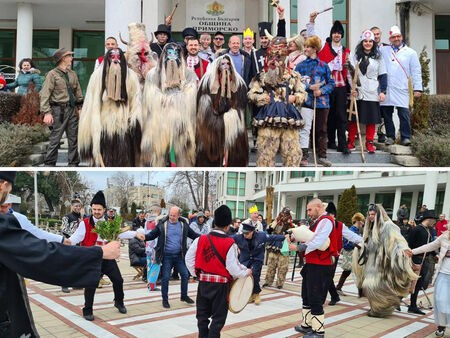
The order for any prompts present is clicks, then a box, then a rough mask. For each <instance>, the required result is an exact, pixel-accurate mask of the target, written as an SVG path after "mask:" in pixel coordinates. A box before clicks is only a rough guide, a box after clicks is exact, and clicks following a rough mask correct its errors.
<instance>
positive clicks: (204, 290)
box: [185, 205, 252, 337]
mask: <svg viewBox="0 0 450 338" xmlns="http://www.w3.org/2000/svg"><path fill="white" fill-rule="evenodd" d="M230 224H231V210H230V208H228V207H227V206H226V205H221V206H220V207H219V208H217V209H216V211H215V212H214V229H213V230H212V231H211V232H210V233H209V234H207V235H202V236H201V237H199V238H197V239H195V240H194V242H193V243H192V244H191V246H190V248H189V250H188V252H187V253H186V258H185V261H186V266H187V268H188V270H189V272H190V273H191V275H192V276H197V277H198V279H199V283H198V289H197V302H196V304H197V325H198V331H199V337H219V336H220V331H221V330H222V328H223V326H224V325H225V321H226V319H227V315H228V290H229V288H230V283H231V282H232V281H233V279H237V278H242V277H245V276H248V275H250V274H251V273H252V269H247V268H246V267H245V266H243V265H242V264H240V263H239V260H238V247H237V245H236V244H235V243H234V240H233V239H232V238H231V237H228V236H227V232H228V230H229V227H230ZM209 318H211V319H212V320H211V324H210V320H209Z"/></svg>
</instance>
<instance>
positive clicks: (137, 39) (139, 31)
mask: <svg viewBox="0 0 450 338" xmlns="http://www.w3.org/2000/svg"><path fill="white" fill-rule="evenodd" d="M128 33H129V36H130V40H129V41H125V40H124V39H122V36H120V34H119V36H120V40H121V41H122V43H124V44H125V45H127V52H126V53H125V57H126V59H127V62H128V66H129V67H130V68H131V69H132V70H134V71H135V72H136V74H137V75H138V77H139V81H140V82H141V84H143V83H144V81H145V77H146V76H147V73H148V72H149V71H150V69H152V68H153V67H155V66H156V62H157V60H158V55H157V54H156V53H155V52H152V50H151V49H150V44H151V43H152V42H153V34H152V39H151V40H150V41H148V38H147V33H146V32H145V25H144V24H143V23H140V22H133V23H130V24H129V25H128Z"/></svg>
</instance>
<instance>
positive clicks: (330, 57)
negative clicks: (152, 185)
mask: <svg viewBox="0 0 450 338" xmlns="http://www.w3.org/2000/svg"><path fill="white" fill-rule="evenodd" d="M314 20H315V18H311V21H312V22H310V24H312V29H311V34H312V35H315V33H314V28H313V27H314ZM343 38H344V27H343V26H342V24H341V22H340V21H339V20H336V21H335V22H334V24H333V27H331V30H330V36H329V37H328V38H327V39H326V43H325V45H324V46H323V48H322V50H321V51H320V52H318V54H317V55H318V57H319V59H320V60H321V61H323V62H326V63H327V64H328V66H329V67H330V69H331V72H332V73H333V78H334V82H335V87H334V90H333V92H332V93H331V95H330V111H329V115H328V123H327V129H328V148H329V149H337V150H338V151H339V152H342V153H343V154H344V155H348V154H350V150H349V148H348V144H347V138H346V136H345V132H346V131H347V128H348V122H347V103H346V99H347V88H350V86H351V76H350V74H349V73H348V71H347V68H345V67H344V64H345V63H346V62H347V59H349V58H350V50H349V49H348V48H346V47H344V46H342V39H343ZM336 131H337V145H336Z"/></svg>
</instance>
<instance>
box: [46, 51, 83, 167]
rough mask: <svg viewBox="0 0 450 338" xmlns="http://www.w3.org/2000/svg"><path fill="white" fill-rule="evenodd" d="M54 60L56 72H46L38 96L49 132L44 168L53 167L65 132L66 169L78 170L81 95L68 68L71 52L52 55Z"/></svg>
mask: <svg viewBox="0 0 450 338" xmlns="http://www.w3.org/2000/svg"><path fill="white" fill-rule="evenodd" d="M53 58H54V60H55V62H56V68H53V69H52V70H51V71H49V72H48V74H47V76H46V77H45V81H44V85H43V86H42V89H41V91H40V92H39V98H40V102H41V103H40V110H41V113H42V114H43V115H44V123H45V124H46V125H47V126H49V128H50V130H51V134H50V144H49V146H48V148H47V154H46V155H45V160H44V163H45V165H46V166H55V165H56V161H57V158H58V149H59V145H60V141H61V137H62V135H63V134H64V132H66V135H67V140H68V143H69V166H71V167H77V166H78V163H80V158H79V156H78V119H79V116H80V113H81V107H82V105H83V93H82V92H81V86H80V82H79V81H78V76H77V74H76V73H75V72H74V71H73V70H71V69H70V68H69V67H70V66H71V65H72V61H73V52H71V51H68V50H67V49H65V48H60V49H58V50H57V51H55V53H53Z"/></svg>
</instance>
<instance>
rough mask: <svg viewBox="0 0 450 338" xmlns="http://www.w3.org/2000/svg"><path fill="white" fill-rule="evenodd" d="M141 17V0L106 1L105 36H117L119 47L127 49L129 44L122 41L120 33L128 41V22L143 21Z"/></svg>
mask: <svg viewBox="0 0 450 338" xmlns="http://www.w3.org/2000/svg"><path fill="white" fill-rule="evenodd" d="M147 2H150V1H147ZM151 2H153V0H152V1H151ZM141 19H142V18H141V1H140V0H127V1H123V0H108V1H105V38H106V37H108V36H113V37H115V38H116V39H117V42H118V43H119V47H120V48H122V49H123V50H124V51H126V50H127V46H125V45H124V44H123V43H122V42H121V41H120V39H119V33H120V34H121V36H122V38H123V39H124V40H126V41H128V40H129V37H128V24H130V23H132V22H141ZM147 33H148V31H147Z"/></svg>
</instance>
